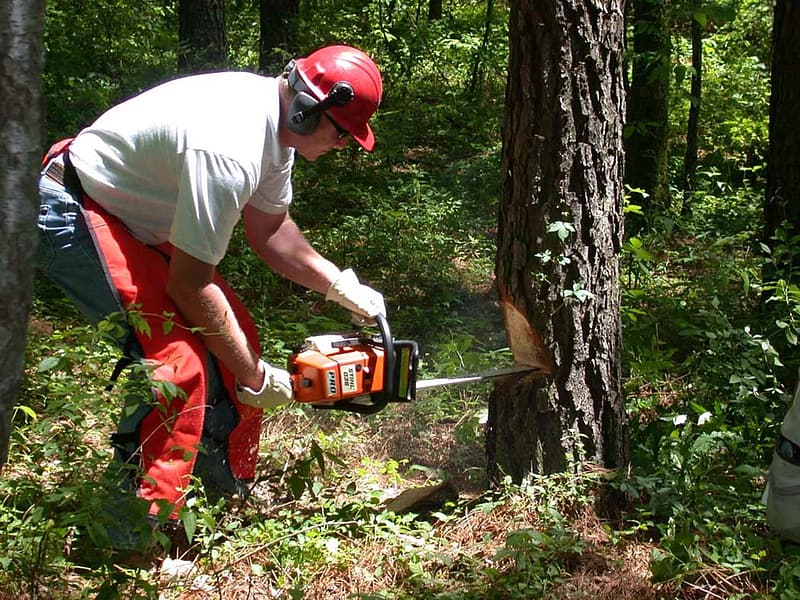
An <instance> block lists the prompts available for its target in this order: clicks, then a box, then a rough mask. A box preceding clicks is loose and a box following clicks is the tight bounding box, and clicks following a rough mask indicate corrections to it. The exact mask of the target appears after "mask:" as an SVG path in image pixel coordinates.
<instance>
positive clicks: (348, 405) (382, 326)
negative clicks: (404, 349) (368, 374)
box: [315, 314, 396, 415]
mask: <svg viewBox="0 0 800 600" xmlns="http://www.w3.org/2000/svg"><path fill="white" fill-rule="evenodd" d="M375 322H376V323H377V325H378V329H379V330H380V332H381V342H382V343H383V389H382V390H381V391H380V392H376V393H374V394H372V395H371V396H370V399H371V400H372V404H360V403H358V402H351V401H350V400H343V401H340V402H336V403H334V404H331V405H329V406H326V405H320V406H315V408H321V409H332V410H344V411H347V412H353V413H358V414H362V415H372V414H375V413H377V412H380V411H382V410H383V409H384V408H386V405H387V404H389V402H391V401H392V399H393V398H394V394H395V389H394V387H395V381H394V364H395V358H396V357H395V351H394V340H393V339H392V332H391V330H390V329H389V321H388V319H387V318H386V317H385V316H384V315H382V314H377V315H375Z"/></svg>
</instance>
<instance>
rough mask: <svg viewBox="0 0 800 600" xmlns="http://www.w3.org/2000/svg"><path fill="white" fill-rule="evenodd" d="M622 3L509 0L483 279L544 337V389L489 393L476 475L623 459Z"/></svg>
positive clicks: (516, 387) (523, 386) (505, 388)
mask: <svg viewBox="0 0 800 600" xmlns="http://www.w3.org/2000/svg"><path fill="white" fill-rule="evenodd" d="M623 1H624V0H610V1H609V2H603V3H592V2H588V1H585V0H541V1H540V2H526V1H525V0H512V2H511V5H510V8H511V11H510V32H509V39H510V65H509V77H508V82H507V88H506V123H505V129H504V133H503V181H502V193H501V199H500V210H499V223H498V251H497V263H496V274H497V284H498V290H499V294H500V297H501V299H502V300H503V301H505V302H510V303H511V304H513V305H514V306H515V307H517V309H519V310H521V311H522V312H523V314H525V315H526V316H527V317H528V319H529V321H530V325H531V326H532V328H533V329H534V330H536V331H538V332H539V333H540V334H541V337H542V338H543V339H544V340H547V342H548V343H549V347H548V348H547V350H549V352H550V353H551V354H552V359H553V363H554V371H553V374H552V377H551V378H550V379H549V380H547V381H546V382H539V384H538V385H537V384H536V383H533V382H530V381H528V380H522V381H519V380H518V381H517V382H516V383H512V384H508V383H506V384H505V385H498V386H496V387H495V389H494V391H493V393H492V397H491V398H490V403H489V424H488V425H489V428H488V432H487V455H488V459H489V475H490V477H491V479H492V480H493V481H498V480H499V479H500V478H501V477H502V475H503V474H506V475H509V476H511V477H512V479H513V480H514V481H520V480H521V479H523V478H524V477H525V476H526V475H528V474H530V473H532V472H533V473H553V472H557V471H562V470H564V469H565V468H566V467H568V466H569V465H571V464H574V461H578V460H581V459H584V458H585V459H588V460H591V461H594V462H596V463H598V464H600V465H603V466H605V467H620V466H622V465H624V464H625V463H626V462H627V457H628V453H627V425H626V421H625V411H624V407H623V402H622V384H621V378H620V345H621V343H620V338H621V333H620V315H619V308H620V291H619V281H618V280H619V275H620V270H619V269H620V267H619V264H620V261H619V253H620V248H621V245H622V201H623V179H622V177H623V170H624V166H623V165H624V152H623V149H622V127H623V125H624V115H625V91H624V80H623V63H622V52H623V43H624V42H623V40H624V16H623Z"/></svg>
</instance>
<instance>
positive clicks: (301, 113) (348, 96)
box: [284, 61, 355, 135]
mask: <svg viewBox="0 0 800 600" xmlns="http://www.w3.org/2000/svg"><path fill="white" fill-rule="evenodd" d="M284 71H285V73H286V78H287V79H288V81H289V86H290V87H291V88H292V89H293V90H295V92H296V93H295V96H294V98H293V99H292V102H291V104H290V105H289V116H288V118H287V120H286V126H287V127H288V128H289V131H291V132H293V133H296V134H298V135H311V134H312V133H314V130H316V128H317V126H318V125H319V119H320V116H321V115H322V113H323V112H324V111H326V110H328V109H329V108H331V107H333V106H344V105H345V104H347V103H349V102H352V101H353V99H354V98H355V92H354V91H353V86H352V85H350V84H349V83H348V82H347V81H339V82H337V83H335V84H333V87H331V89H330V91H329V92H328V95H327V96H325V97H324V98H323V99H322V100H317V99H316V98H314V96H312V95H311V94H309V93H308V92H307V91H306V90H307V89H308V88H307V86H306V85H305V83H304V82H303V80H302V79H301V78H300V76H299V74H298V73H297V67H296V66H295V62H294V61H291V62H290V63H289V64H288V65H286V69H285V70H284Z"/></svg>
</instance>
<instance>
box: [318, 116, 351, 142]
mask: <svg viewBox="0 0 800 600" xmlns="http://www.w3.org/2000/svg"><path fill="white" fill-rule="evenodd" d="M322 114H323V115H325V118H326V119H328V121H330V122H331V125H333V127H334V129H336V137H338V138H339V139H340V140H341V139H344V138H346V137H347V136H348V135H350V132H349V131H347V130H346V129H345V128H344V127H342V126H341V125H339V124H338V123H337V122H336V121H334V119H333V117H332V116H330V115H329V114H328V113H322Z"/></svg>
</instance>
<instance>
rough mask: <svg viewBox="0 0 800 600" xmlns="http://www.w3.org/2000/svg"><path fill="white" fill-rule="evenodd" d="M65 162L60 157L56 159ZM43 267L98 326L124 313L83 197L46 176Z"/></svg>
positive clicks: (41, 189)
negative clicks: (92, 229)
mask: <svg viewBox="0 0 800 600" xmlns="http://www.w3.org/2000/svg"><path fill="white" fill-rule="evenodd" d="M54 160H56V161H62V158H61V157H60V156H59V157H58V158H56V159H54ZM39 201H40V206H39V232H40V236H39V238H40V239H39V268H40V269H41V271H42V273H44V274H45V275H46V276H47V277H48V278H49V279H50V280H51V281H52V282H53V283H55V284H56V285H57V286H58V287H59V288H61V289H62V290H63V291H64V293H65V294H66V295H67V296H68V297H69V299H70V300H72V302H74V303H75V305H76V306H77V307H78V309H79V310H80V311H81V313H83V315H84V316H85V317H86V318H87V319H89V321H90V322H91V323H92V324H94V325H97V323H99V322H100V321H101V320H102V319H104V318H106V317H107V316H108V315H110V314H112V313H115V312H122V313H124V307H123V306H122V303H121V302H120V299H119V295H118V294H117V292H116V289H115V288H114V287H113V286H112V285H111V283H110V282H109V280H108V277H107V275H106V272H105V269H104V268H103V264H102V262H101V261H100V257H99V256H98V254H97V249H96V247H95V245H94V240H93V239H92V235H91V233H90V231H89V228H88V227H87V225H86V219H85V218H84V216H83V213H82V212H81V205H80V202H79V198H78V197H77V196H76V195H75V194H73V193H72V192H70V191H69V190H67V189H65V188H64V186H63V185H61V184H60V183H57V182H56V181H53V180H52V179H50V178H49V177H46V176H44V175H42V176H40V178H39Z"/></svg>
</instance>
